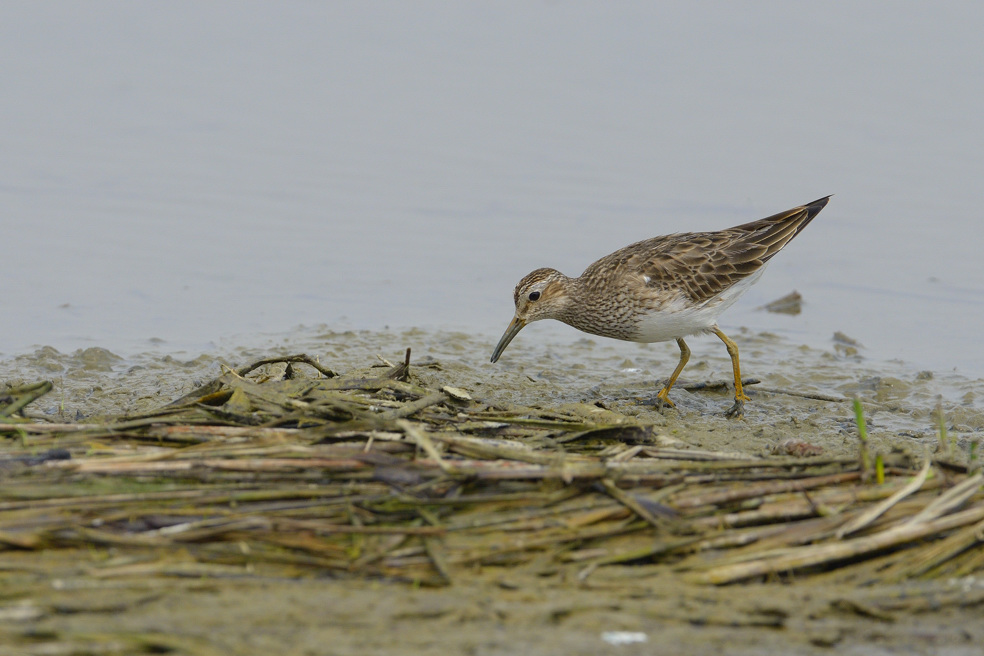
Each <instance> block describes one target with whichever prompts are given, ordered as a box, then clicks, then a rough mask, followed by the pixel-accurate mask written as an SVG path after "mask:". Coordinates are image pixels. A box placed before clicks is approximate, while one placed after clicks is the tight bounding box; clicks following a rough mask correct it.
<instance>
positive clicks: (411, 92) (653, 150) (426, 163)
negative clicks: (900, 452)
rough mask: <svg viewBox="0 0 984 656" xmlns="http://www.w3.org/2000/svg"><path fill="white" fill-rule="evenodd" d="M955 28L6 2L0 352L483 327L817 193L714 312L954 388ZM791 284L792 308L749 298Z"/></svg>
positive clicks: (668, 16) (561, 10) (963, 9)
mask: <svg viewBox="0 0 984 656" xmlns="http://www.w3.org/2000/svg"><path fill="white" fill-rule="evenodd" d="M982 24H984V5H982V4H980V3H963V4H961V3H947V4H945V5H939V4H933V3H902V2H899V3H892V4H891V5H887V4H885V5H879V4H875V3H869V4H866V5H863V6H852V7H848V6H842V5H838V6H833V5H829V4H820V3H814V4H805V3H797V4H795V5H793V4H789V3H783V2H777V3H741V4H740V5H735V4H732V3H718V4H706V3H702V4H699V5H698V4H693V3H686V2H680V3H659V6H658V7H657V6H655V3H638V4H632V3H618V4H617V5H615V6H609V5H608V4H607V3H592V4H587V3H554V2H495V3H423V2H414V3H360V2H353V3H315V2H295V3H287V4H271V3H242V2H236V3H228V4H221V3H197V2H167V3H155V2H132V1H129V0H128V1H126V2H115V3H114V2H101V3H90V2H78V3H57V4H51V3H4V4H2V5H0V58H2V61H3V62H4V65H3V67H2V69H0V84H2V89H3V102H0V126H2V128H0V139H2V142H0V225H2V226H3V236H4V238H3V239H2V241H0V280H2V281H3V289H4V295H3V305H2V308H3V311H2V312H0V353H2V354H3V355H4V356H10V355H13V354H17V353H22V352H25V351H27V350H30V349H31V348H32V347H33V346H34V345H42V344H44V345H51V346H54V347H56V348H58V349H60V350H71V349H75V348H79V347H85V346H102V347H105V348H108V349H111V350H113V351H115V352H118V353H121V354H124V355H125V354H128V353H135V352H140V351H145V350H149V349H157V350H164V351H168V350H174V351H177V350H186V351H196V350H207V349H209V348H212V347H214V345H215V344H216V343H220V342H228V341H229V340H232V341H241V342H249V341H250V340H253V339H256V336H258V335H261V334H267V335H269V334H278V333H289V332H290V331H292V330H294V329H295V328H296V327H297V326H299V325H309V326H310V325H315V324H327V325H328V326H330V327H336V326H337V327H350V328H371V329H372V328H381V327H383V326H392V327H406V326H422V327H426V328H454V329H463V330H466V331H469V332H473V333H476V334H479V335H487V336H488V337H489V339H490V340H494V339H495V338H497V337H498V335H499V334H500V333H501V331H502V330H503V329H504V327H505V325H506V323H507V322H508V320H509V318H510V317H511V312H512V307H511V304H512V288H513V286H514V285H515V283H516V282H517V281H518V280H519V278H520V277H521V276H523V275H524V274H525V273H527V272H528V271H529V270H531V269H533V268H535V267H538V266H554V267H556V268H559V269H561V270H563V271H565V272H567V273H569V274H577V273H579V272H580V271H581V270H582V269H583V268H584V267H585V266H586V265H587V264H589V263H590V262H592V261H593V260H594V259H596V258H597V257H599V256H601V255H604V254H606V253H608V252H610V251H612V250H614V249H616V248H618V247H621V246H623V245H625V244H628V243H630V242H632V241H636V240H639V239H642V238H646V237H650V236H654V235H657V234H665V233H668V232H677V231H683V230H705V229H718V228H724V227H728V226H731V225H734V224H737V223H740V222H745V221H749V220H752V219H756V218H760V217H762V216H766V215H768V214H772V213H774V212H777V211H780V210H784V209H788V208H790V207H792V206H795V205H798V204H801V203H804V202H807V201H810V200H813V199H815V198H817V197H819V196H823V195H826V194H831V193H833V194H836V195H835V196H834V199H833V200H832V202H831V203H830V205H829V206H828V207H827V209H826V210H825V211H824V212H823V213H822V214H821V215H820V217H819V218H818V219H817V221H815V222H814V223H813V224H812V225H811V226H810V227H809V229H808V230H807V231H806V232H804V233H803V234H802V235H801V236H800V237H799V238H797V240H796V241H795V242H793V243H792V244H791V245H790V246H789V247H788V248H787V249H786V250H785V251H784V252H783V253H782V254H781V255H780V256H778V257H777V258H776V259H775V260H773V263H772V264H771V265H770V269H769V271H768V272H767V274H766V275H765V276H764V277H763V279H762V281H761V282H760V283H759V284H758V285H757V286H756V287H754V288H753V289H752V290H751V291H750V292H749V293H748V294H747V295H746V297H745V298H744V299H743V300H742V301H741V302H740V303H739V304H738V305H737V306H735V307H734V308H733V309H732V310H731V311H730V312H729V313H728V314H726V315H725V316H724V317H723V320H722V325H723V327H724V328H725V329H726V330H728V329H733V328H735V327H738V326H748V327H750V328H753V329H756V330H765V329H768V330H772V331H775V332H777V333H780V334H782V335H783V336H785V337H787V338H788V339H790V340H792V341H794V342H801V343H804V344H810V345H812V346H824V345H827V344H829V342H830V338H831V335H832V334H833V332H834V331H836V330H841V331H843V332H845V333H847V334H848V335H850V336H851V337H854V338H856V339H857V340H859V341H860V342H861V343H862V344H864V346H865V347H866V348H865V349H864V351H863V353H864V354H865V355H866V356H867V357H868V358H870V359H871V360H872V361H883V360H888V359H902V360H904V361H906V362H907V363H911V364H912V365H913V366H914V367H918V368H929V369H934V370H950V369H953V368H957V369H958V370H959V371H961V372H963V373H965V374H967V375H971V376H984V349H982V348H981V342H980V339H979V326H980V325H981V324H982V323H984V272H982V267H981V264H980V257H979V252H980V250H981V248H982V243H984V239H982V238H984V228H982V223H984V222H982V220H981V219H982V217H981V211H982V210H981V207H982V203H981V191H980V190H981V183H980V180H981V179H982V178H984V164H982V155H981V153H982V152H984V127H982V119H981V117H982V116H984V85H982V84H981V80H982V79H984V45H982V43H981V40H980V26H981V25H982ZM793 289H796V290H798V291H799V292H800V293H801V294H803V296H804V298H805V300H806V305H805V307H804V311H803V313H802V314H800V315H799V316H796V317H788V316H780V315H773V314H768V313H764V312H757V311H755V308H756V307H757V306H759V305H762V304H763V303H766V302H768V301H770V300H772V299H774V298H777V297H779V296H782V295H784V294H786V293H788V292H790V291H792V290H793ZM577 337H578V335H577V334H576V333H575V332H574V331H573V330H569V329H565V328H563V327H556V328H547V327H546V326H535V327H533V328H528V329H527V330H526V331H524V333H523V334H522V335H521V336H520V338H518V340H517V341H516V343H515V345H514V346H512V347H510V348H511V349H516V348H517V347H519V348H521V347H522V343H523V340H548V339H570V340H573V339H576V338H577ZM708 344H709V343H708ZM718 347H719V345H717V344H714V345H713V348H718ZM700 348H704V346H702V345H701V342H700V341H698V342H697V345H696V346H695V351H696V350H697V349H700ZM708 348H712V347H711V346H708Z"/></svg>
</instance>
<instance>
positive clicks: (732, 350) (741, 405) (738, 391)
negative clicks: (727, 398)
mask: <svg viewBox="0 0 984 656" xmlns="http://www.w3.org/2000/svg"><path fill="white" fill-rule="evenodd" d="M714 334H715V335H717V336H718V337H719V338H721V341H722V342H724V345H725V347H727V349H728V355H730V356H731V368H732V369H733V370H734V373H735V404H734V405H733V406H731V409H730V410H728V411H727V412H726V413H725V415H726V416H728V417H735V418H740V417H742V416H743V415H744V414H745V401H749V400H750V399H749V398H748V397H747V396H745V392H744V390H742V388H741V368H740V367H739V366H738V345H737V344H735V343H734V342H732V341H731V339H730V338H729V337H728V336H727V335H725V334H724V333H723V332H721V329H720V328H718V327H717V326H715V327H714Z"/></svg>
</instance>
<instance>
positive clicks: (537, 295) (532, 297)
mask: <svg viewBox="0 0 984 656" xmlns="http://www.w3.org/2000/svg"><path fill="white" fill-rule="evenodd" d="M530 300H531V301H538V300H540V292H530Z"/></svg>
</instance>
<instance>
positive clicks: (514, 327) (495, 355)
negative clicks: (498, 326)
mask: <svg viewBox="0 0 984 656" xmlns="http://www.w3.org/2000/svg"><path fill="white" fill-rule="evenodd" d="M525 325H526V322H525V321H523V320H522V319H518V318H514V319H513V320H512V321H510V322H509V327H508V328H506V332H505V333H503V334H502V339H500V340H499V343H498V344H497V345H496V347H495V350H494V351H492V362H495V361H496V360H498V359H499V356H500V355H502V352H503V351H505V350H506V347H507V346H509V342H511V341H512V338H513V337H515V336H516V334H517V333H519V331H520V330H522V329H523V326H525Z"/></svg>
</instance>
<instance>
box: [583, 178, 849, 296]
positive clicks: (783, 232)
mask: <svg viewBox="0 0 984 656" xmlns="http://www.w3.org/2000/svg"><path fill="white" fill-rule="evenodd" d="M829 198H830V196H827V197H826V198H821V199H819V200H816V201H813V202H812V203H809V204H807V205H802V206H800V207H796V208H793V209H791V210H788V211H786V212H780V213H779V214H775V215H773V216H770V217H767V218H764V219H759V220H758V221H752V222H751V223H745V224H743V225H740V226H735V227H734V228H728V229H727V230H720V231H717V232H690V233H682V234H676V235H668V236H666V237H655V238H653V239H647V240H645V241H641V242H638V243H635V244H632V245H631V246H626V247H625V248H623V249H621V250H618V251H616V252H614V253H612V254H611V255H608V256H606V257H603V258H602V259H600V260H598V261H597V262H595V263H594V264H592V265H591V266H590V267H588V268H587V269H586V270H585V272H584V273H583V274H582V275H581V280H584V281H586V280H590V281H593V282H594V283H602V284H604V283H603V281H605V280H608V279H611V278H613V277H618V278H621V279H622V280H623V284H624V283H625V282H627V281H629V280H632V279H634V280H635V282H636V284H639V285H644V286H646V287H648V288H650V289H659V290H661V291H664V292H665V296H664V299H665V300H667V301H669V300H672V298H673V297H674V295H675V294H677V293H680V292H682V293H684V294H686V296H687V297H688V298H689V299H690V300H691V301H693V302H695V303H703V302H705V301H708V300H710V299H712V298H714V297H715V296H717V295H718V294H720V293H721V292H722V291H724V290H725V289H727V288H728V287H730V286H731V285H733V284H735V283H736V282H738V281H739V280H741V279H742V278H744V277H746V276H748V275H751V274H752V273H754V272H756V271H758V270H759V269H760V268H762V266H763V265H765V263H766V262H768V261H769V260H770V259H771V258H772V257H773V256H774V255H775V254H776V253H778V252H779V251H780V250H782V248H783V246H785V245H786V244H788V243H789V241H790V240H791V239H792V238H793V237H795V236H796V235H798V234H799V232H800V231H801V230H802V229H803V228H805V227H806V226H807V224H809V222H810V221H811V220H812V219H813V217H815V216H816V215H817V214H819V213H820V210H822V209H823V208H824V206H825V205H826V204H827V201H828V199H829Z"/></svg>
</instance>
